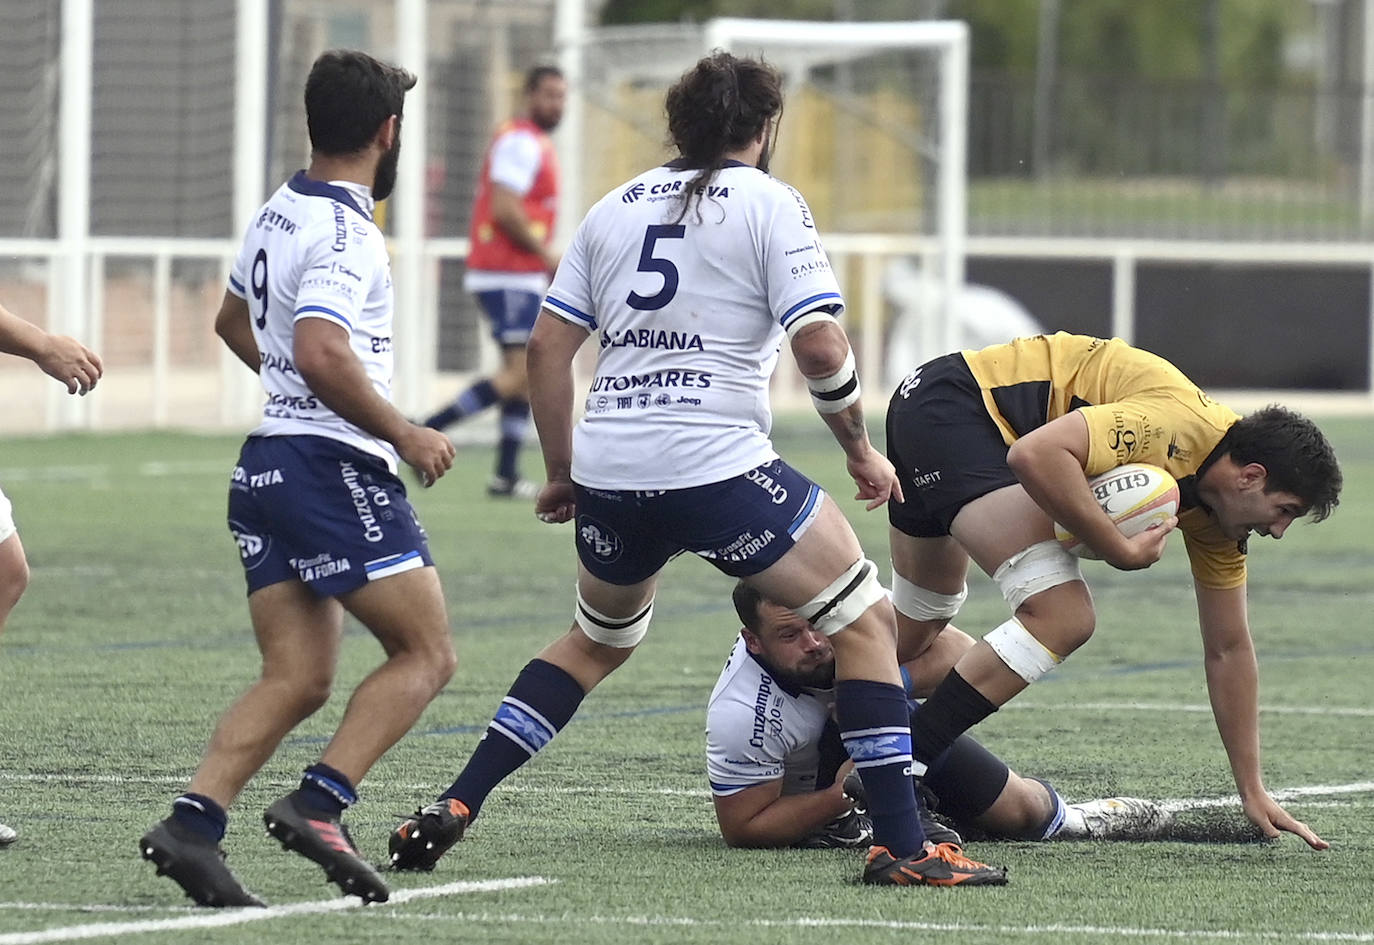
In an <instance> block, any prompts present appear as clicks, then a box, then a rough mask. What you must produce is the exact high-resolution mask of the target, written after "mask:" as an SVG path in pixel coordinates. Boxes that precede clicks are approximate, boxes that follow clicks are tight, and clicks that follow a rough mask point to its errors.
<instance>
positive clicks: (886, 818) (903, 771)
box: [835, 679, 925, 859]
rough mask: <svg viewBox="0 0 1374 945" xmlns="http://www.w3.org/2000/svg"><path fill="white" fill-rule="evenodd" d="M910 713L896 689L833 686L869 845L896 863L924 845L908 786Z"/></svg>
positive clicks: (851, 683)
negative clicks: (864, 802)
mask: <svg viewBox="0 0 1374 945" xmlns="http://www.w3.org/2000/svg"><path fill="white" fill-rule="evenodd" d="M909 712H910V709H909V708H908V706H907V699H906V693H904V692H903V691H902V687H901V686H894V685H892V684H891V683H881V682H875V681H874V680H871V679H841V680H838V681H837V682H836V683H835V720H836V721H837V722H838V723H839V726H840V737H841V738H842V739H844V747H845V751H847V752H849V757H851V758H853V759H854V766H855V767H856V768H857V769H858V772H859V777H860V778H861V779H862V780H863V785H864V793H865V794H866V795H867V796H868V816H869V818H870V819H872V821H873V842H874V843H875V844H877V845H879V846H884V847H887V850H888V852H889V853H891V854H892V855H893V856H895V857H897V858H898V859H902V858H903V857H908V856H913V855H915V854H917V853H919V852H920V851H921V847H922V846H923V845H924V843H925V834H924V833H923V832H922V830H921V822H920V819H919V817H918V816H917V807H916V791H915V788H914V786H913V785H912V782H911V720H910V715H909V714H908V713H909Z"/></svg>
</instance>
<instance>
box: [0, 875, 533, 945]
mask: <svg viewBox="0 0 1374 945" xmlns="http://www.w3.org/2000/svg"><path fill="white" fill-rule="evenodd" d="M551 882H553V880H550V879H546V878H544V877H542V876H519V877H515V878H513V879H489V880H481V881H473V882H458V883H445V884H444V885H442V886H429V887H426V888H423V889H402V890H397V891H396V892H394V893H392V894H391V900H390V902H389V903H388V905H392V904H397V905H398V904H400V903H405V902H412V901H414V900H417V899H434V898H436V897H438V896H452V895H457V894H459V893H479V892H497V891H500V890H505V889H522V888H526V887H530V886H543V885H545V884H547V883H551ZM362 905H363V903H362V900H361V899H357V898H354V897H352V896H347V897H339V898H337V899H320V900H317V901H315V902H295V903H291V904H289V905H283V906H268V907H267V908H266V909H223V910H216V911H214V912H207V913H204V914H197V915H187V916H178V917H176V918H171V919H141V920H138V921H134V922H90V923H86V924H84V925H68V926H63V927H61V928H52V929H40V930H38V931H34V932H8V933H0V945H42V943H47V942H75V941H78V940H80V939H86V938H102V937H105V936H109V937H112V938H114V937H118V936H123V935H146V934H148V933H150V932H175V931H178V930H180V929H212V928H222V927H224V926H230V925H244V924H246V923H248V922H263V921H266V920H268V919H285V918H289V917H292V916H300V915H319V914H320V913H324V912H342V911H344V910H348V909H361V908H362ZM385 908H386V907H385V906H373V907H372V909H373V910H377V909H385Z"/></svg>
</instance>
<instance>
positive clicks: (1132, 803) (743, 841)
mask: <svg viewBox="0 0 1374 945" xmlns="http://www.w3.org/2000/svg"><path fill="white" fill-rule="evenodd" d="M733 597H734V604H735V612H736V613H737V614H738V615H739V618H740V622H741V623H742V624H743V626H742V627H741V629H740V635H739V637H738V638H737V639H736V640H735V646H734V648H733V649H732V650H731V651H730V658H729V659H728V660H726V663H725V667H724V669H722V670H721V674H720V678H719V679H718V680H717V681H716V685H715V689H713V690H712V692H711V701H710V703H709V705H708V707H707V710H706V771H707V776H708V777H709V779H710V783H711V796H712V800H713V802H714V804H715V811H716V823H717V824H718V825H719V827H720V832H721V836H722V837H724V838H725V842H726V843H728V844H729V845H730V846H734V847H782V846H801V847H857V846H867V844H868V840H869V838H870V837H871V834H872V828H871V825H870V824H869V821H868V817H867V814H866V813H864V812H863V811H862V797H861V796H859V795H861V792H860V791H856V790H855V785H854V780H855V779H854V778H853V776H852V775H850V776H846V774H845V771H846V769H847V768H848V767H849V765H848V763H846V762H845V758H844V749H843V747H842V746H841V744H840V738H839V732H838V731H837V730H836V728H835V725H834V721H833V719H832V718H831V707H832V705H833V703H834V687H835V654H834V649H833V648H832V647H831V645H830V641H829V639H828V638H826V636H825V635H824V634H822V633H820V632H819V631H817V630H816V628H815V627H813V626H812V625H811V624H810V623H809V622H808V621H806V620H804V619H802V618H801V617H800V616H798V615H797V614H796V613H795V612H794V611H791V610H789V609H787V608H786V607H781V606H779V605H777V604H775V603H773V602H772V601H769V600H766V599H764V598H763V596H762V595H761V594H760V593H759V591H758V590H757V589H756V588H753V587H750V586H749V585H748V584H745V583H743V582H741V583H739V584H737V585H735V591H734V595H733ZM940 637H941V639H940V641H939V643H940V645H941V646H947V647H955V648H958V649H961V650H967V649H968V648H969V647H971V646H972V645H973V640H972V638H971V637H969V636H968V635H967V634H964V633H961V632H960V631H959V630H957V629H955V628H953V627H946V628H945V632H944V633H942V634H941V635H940ZM955 655H957V654H955ZM903 668H904V669H907V668H909V669H911V670H913V671H914V672H915V673H916V674H917V676H916V678H915V679H913V680H912V685H911V686H910V687H909V688H910V689H911V691H912V692H914V693H915V694H916V695H928V694H929V690H930V689H931V688H933V686H934V684H935V682H936V681H935V680H933V679H922V678H921V676H920V674H921V673H922V672H923V670H924V664H922V663H917V662H913V663H911V664H909V666H904V667H903ZM919 711H920V710H919V709H918V708H917V707H916V704H915V703H914V702H913V703H912V712H913V716H914V715H915V714H919ZM923 785H924V787H925V789H926V790H927V791H928V793H929V796H927V797H926V798H925V799H926V800H927V802H928V803H929V802H930V800H931V798H932V797H933V798H934V801H935V803H933V804H931V805H930V806H932V807H933V808H934V809H936V810H938V811H939V812H940V814H941V815H942V816H943V817H945V818H946V819H948V820H950V821H952V822H953V823H954V825H955V826H956V827H957V828H958V829H959V830H961V831H964V832H965V833H968V832H970V831H971V832H973V833H978V834H985V835H990V836H995V837H1004V838H1009V839H1018V840H1048V839H1051V838H1056V839H1094V840H1108V839H1131V840H1145V839H1151V838H1155V837H1159V836H1160V835H1162V834H1163V833H1164V832H1165V831H1166V830H1167V829H1168V828H1169V826H1170V825H1171V823H1172V821H1173V817H1172V815H1171V814H1170V813H1169V812H1168V811H1167V810H1166V809H1165V808H1163V807H1162V806H1160V805H1159V804H1157V803H1155V802H1153V801H1150V800H1146V799H1144V798H1138V797H1108V798H1100V799H1097V800H1091V801H1084V802H1082V803H1078V804H1065V803H1064V802H1063V800H1062V799H1061V798H1060V797H1059V794H1058V792H1056V791H1055V789H1054V787H1053V786H1052V785H1051V784H1050V783H1049V782H1048V781H1044V780H1041V779H1040V778H1027V777H1022V776H1021V775H1019V774H1017V773H1016V772H1015V771H1012V770H1011V769H1010V768H1008V767H1007V765H1006V763H1005V762H1003V761H1002V760H1001V759H1000V758H998V757H997V756H996V755H994V754H993V753H992V752H990V751H988V750H987V749H986V748H984V747H983V746H982V745H980V744H978V742H976V741H975V740H974V739H973V738H972V737H971V736H969V735H967V734H965V735H961V736H960V737H959V738H958V739H956V740H955V742H954V744H952V745H951V746H950V747H949V748H948V749H946V750H945V751H944V752H942V753H941V755H940V756H939V757H938V758H936V759H935V760H934V761H933V762H932V764H931V766H930V770H929V771H928V772H927V773H926V776H925V780H924V782H923ZM924 829H925V831H926V836H928V837H941V838H942V839H944V840H946V841H948V842H952V843H957V844H959V845H961V846H962V845H963V840H962V839H961V838H960V837H959V835H958V834H957V833H954V832H952V831H950V828H948V827H945V826H944V825H942V824H940V823H939V822H931V821H927V822H926V823H925V824H924Z"/></svg>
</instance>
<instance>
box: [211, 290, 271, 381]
mask: <svg viewBox="0 0 1374 945" xmlns="http://www.w3.org/2000/svg"><path fill="white" fill-rule="evenodd" d="M251 318H252V315H251V314H250V313H249V311H248V302H247V301H246V300H244V299H241V298H239V297H238V296H237V295H235V294H234V293H232V292H228V291H226V292H225V293H224V300H223V301H222V302H221V303H220V306H219V313H218V314H217V315H215V334H217V335H219V337H220V340H221V341H223V342H224V345H225V347H227V348H228V349H229V350H230V351H232V352H233V353H234V357H236V358H238V359H239V360H240V361H242V362H243V363H244V364H246V365H247V366H248V368H249V369H250V370H251V371H253V372H254V373H255V374H256V373H258V372H259V371H261V370H262V359H261V357H260V356H259V354H258V343H257V341H256V340H255V339H254V338H253V326H252V324H251V322H250V321H249V319H251Z"/></svg>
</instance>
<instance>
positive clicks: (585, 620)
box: [574, 590, 654, 649]
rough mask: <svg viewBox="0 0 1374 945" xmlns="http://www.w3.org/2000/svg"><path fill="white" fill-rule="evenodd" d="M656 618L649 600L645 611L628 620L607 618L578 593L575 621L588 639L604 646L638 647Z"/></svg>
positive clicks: (651, 602)
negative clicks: (651, 622) (650, 622)
mask: <svg viewBox="0 0 1374 945" xmlns="http://www.w3.org/2000/svg"><path fill="white" fill-rule="evenodd" d="M653 616H654V602H653V599H652V598H650V599H649V603H647V604H645V605H644V609H643V610H641V611H640V612H639V613H637V614H635V615H634V616H633V617H630V618H628V619H625V618H620V617H607V616H606V615H605V614H603V613H599V612H598V611H596V610H594V609H593V608H592V607H591V606H589V605H588V604H587V602H586V601H585V600H583V599H582V592H581V591H580V590H579V591H578V592H577V613H576V614H575V615H574V619H576V621H577V625H578V626H579V627H581V628H582V632H583V633H585V634H586V635H587V639H589V640H591V641H592V642H594V643H600V644H601V645H602V646H613V647H616V648H617V649H626V648H627V647H632V646H637V645H638V644H639V641H640V640H643V639H644V634H646V633H648V632H649V621H650V620H652V619H653Z"/></svg>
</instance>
